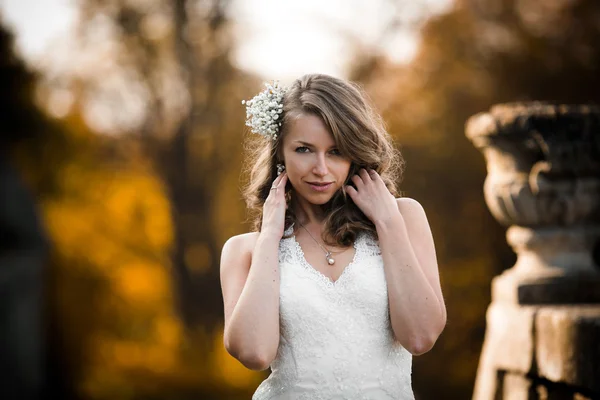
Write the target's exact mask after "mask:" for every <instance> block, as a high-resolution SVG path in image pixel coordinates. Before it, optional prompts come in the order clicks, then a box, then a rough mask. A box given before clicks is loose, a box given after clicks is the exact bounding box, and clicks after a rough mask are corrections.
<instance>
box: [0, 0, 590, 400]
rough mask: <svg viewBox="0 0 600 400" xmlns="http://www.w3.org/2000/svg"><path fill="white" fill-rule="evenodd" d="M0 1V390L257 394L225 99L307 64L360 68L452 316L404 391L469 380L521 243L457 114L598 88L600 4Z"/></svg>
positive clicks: (453, 387)
mask: <svg viewBox="0 0 600 400" xmlns="http://www.w3.org/2000/svg"><path fill="white" fill-rule="evenodd" d="M0 16H1V20H0V22H1V26H0V85H1V86H0V87H1V91H0V149H1V150H0V185H1V186H2V187H0V193H1V194H2V196H1V201H2V203H1V204H2V207H1V209H0V295H1V296H2V300H1V303H0V304H1V307H2V308H1V309H2V312H3V315H2V316H1V317H0V318H1V319H0V329H1V330H2V332H1V333H0V338H2V341H1V342H0V345H1V346H2V349H1V353H2V355H3V356H2V360H3V361H2V365H1V367H2V371H1V372H2V380H3V384H2V385H1V386H2V388H0V392H1V393H2V394H3V395H2V396H0V397H2V398H3V399H4V398H6V399H9V398H25V393H26V391H23V389H22V388H23V387H28V388H30V389H31V393H32V396H33V395H35V391H36V390H41V391H43V393H44V394H45V395H52V396H57V398H60V399H66V400H71V399H73V400H74V399H77V400H79V399H81V400H103V399H107V400H108V399H111V400H121V399H123V400H129V399H153V400H154V399H156V400H159V399H160V400H162V399H169V400H177V399H232V400H234V399H235V400H237V399H249V398H250V397H251V394H252V393H253V391H254V390H255V388H256V387H257V386H258V384H259V383H260V382H261V381H262V380H263V379H265V378H266V376H267V375H268V371H264V372H253V371H249V370H247V369H245V368H244V367H243V366H242V365H241V364H240V363H239V362H237V361H236V360H235V359H233V358H232V357H230V356H229V355H228V354H227V353H226V351H225V349H224V347H223V344H222V330H223V322H222V319H223V317H222V313H223V304H222V298H221V293H220V282H219V258H220V251H221V247H222V245H223V243H224V242H225V241H226V240H227V238H229V237H230V236H232V235H236V234H240V233H243V232H247V231H249V230H250V225H249V223H248V221H247V217H248V216H247V214H246V209H245V206H244V203H243V201H242V199H241V195H240V190H239V189H240V185H241V183H242V182H243V180H244V179H245V176H243V175H241V174H240V171H241V168H242V164H243V152H242V150H243V147H242V146H243V140H244V139H245V138H246V137H247V136H248V133H247V131H246V129H245V126H244V119H245V109H244V107H243V106H242V105H241V103H240V102H241V100H242V99H249V98H251V97H252V96H254V94H256V92H257V91H259V90H260V89H261V88H262V82H264V81H267V80H274V79H276V80H280V81H281V82H282V83H284V84H289V83H291V82H292V80H293V79H294V78H296V77H298V76H300V75H302V74H304V73H312V72H322V73H328V74H332V75H335V76H339V77H343V78H347V79H352V80H355V81H358V82H360V83H361V84H362V85H364V87H365V88H366V89H367V91H368V93H369V95H370V96H371V97H372V99H373V101H374V102H375V103H376V105H377V107H378V108H379V110H380V111H381V112H382V113H383V115H384V118H385V120H386V122H387V124H388V127H389V131H390V132H391V134H392V135H393V136H394V138H395V140H396V144H397V146H398V147H399V148H400V150H401V151H402V153H403V155H404V157H405V159H406V163H407V164H406V173H405V178H404V180H403V181H402V182H401V184H400V189H401V190H403V191H404V194H405V195H406V196H408V197H412V198H415V199H417V200H418V201H419V202H421V204H422V205H423V206H424V208H425V210H426V212H427V215H428V218H429V222H430V224H431V228H432V231H433V234H434V238H435V241H436V247H437V255H438V261H439V267H440V274H441V280H442V286H443V291H444V295H445V298H446V302H447V308H448V324H447V327H446V330H445V331H444V333H443V334H442V336H441V337H440V339H439V341H438V342H437V344H436V346H435V348H434V349H433V350H432V351H430V352H429V353H427V354H425V355H422V356H419V357H415V359H414V369H413V384H414V389H415V393H416V395H417V398H418V399H468V398H470V396H471V394H472V390H473V384H474V380H475V374H476V368H477V363H478V360H479V354H480V351H481V346H482V343H483V335H484V331H485V310H486V307H487V306H488V304H489V302H490V281H491V279H492V277H493V276H495V275H497V274H499V273H500V272H501V271H502V270H504V269H505V268H508V267H510V266H512V264H513V262H514V260H515V257H514V254H513V252H512V251H511V249H510V248H509V247H508V245H507V244H506V242H505V238H504V234H505V230H504V228H502V227H501V226H500V225H499V224H498V223H497V222H496V221H495V220H494V219H493V218H492V216H491V215H490V214H489V212H488V210H487V207H486V205H485V203H484V200H483V193H482V192H483V181H484V179H485V175H486V171H485V163H484V160H483V157H482V156H481V153H479V152H478V151H477V150H476V149H475V148H474V147H473V146H472V144H471V143H470V142H469V141H468V140H467V139H466V138H465V136H464V123H465V121H466V119H467V118H468V117H469V116H471V115H472V114H474V113H476V112H480V111H485V110H487V109H489V107H490V106H491V105H493V104H496V103H502V102H508V101H518V100H548V101H555V102H564V103H589V102H594V103H597V102H598V100H599V99H600V71H599V57H600V2H598V1H595V0H552V1H541V0H540V1H534V0H454V1H451V0H414V1H411V2H408V1H398V0H397V1H394V0H345V1H342V0H325V1H323V0H321V1H317V0H305V1H303V2H283V1H275V0H245V1H242V0H171V1H167V0H79V1H74V0H71V1H69V0H2V1H0ZM15 337H16V338H17V339H18V340H16V341H15V339H14V338H15ZM11 357H12V358H11ZM23 377H25V378H23ZM36 388H37V389H36ZM11 391H18V393H20V394H21V395H20V396H17V397H10V395H11ZM13 394H14V393H13Z"/></svg>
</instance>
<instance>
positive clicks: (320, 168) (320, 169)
mask: <svg viewBox="0 0 600 400" xmlns="http://www.w3.org/2000/svg"><path fill="white" fill-rule="evenodd" d="M327 172H328V170H327V160H326V159H325V155H324V154H321V155H319V154H317V160H316V163H315V166H314V168H313V173H314V174H315V175H320V176H323V175H327Z"/></svg>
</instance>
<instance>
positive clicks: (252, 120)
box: [242, 81, 287, 140]
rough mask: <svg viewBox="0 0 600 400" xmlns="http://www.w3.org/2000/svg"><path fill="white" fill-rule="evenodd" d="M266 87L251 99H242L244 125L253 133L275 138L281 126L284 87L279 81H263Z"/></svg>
mask: <svg viewBox="0 0 600 400" xmlns="http://www.w3.org/2000/svg"><path fill="white" fill-rule="evenodd" d="M265 86H266V89H264V90H263V91H262V92H260V93H258V94H257V95H256V96H254V97H253V98H252V99H251V100H242V104H245V105H246V125H247V126H249V127H250V130H251V131H252V132H253V133H258V134H259V135H263V136H264V137H267V138H271V139H273V140H275V139H277V134H278V133H279V127H280V126H281V122H280V114H281V113H282V112H283V96H284V94H285V92H286V90H287V89H286V88H284V87H281V86H280V85H279V82H277V81H275V82H273V83H272V84H271V83H265Z"/></svg>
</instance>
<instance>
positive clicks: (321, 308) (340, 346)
mask: <svg viewBox="0 0 600 400" xmlns="http://www.w3.org/2000/svg"><path fill="white" fill-rule="evenodd" d="M243 103H244V102H243ZM245 104H246V110H247V122H246V124H247V125H248V126H250V128H251V130H252V132H254V133H258V134H261V135H263V136H264V140H261V141H260V142H258V144H257V145H255V148H254V149H253V153H252V157H251V162H250V163H249V168H250V180H249V183H248V185H247V187H246V188H245V192H244V195H245V199H246V202H247V204H248V207H249V208H250V210H251V211H255V231H254V232H250V233H246V234H242V235H238V236H234V237H232V238H230V239H229V240H228V241H227V242H226V243H225V245H224V246H223V250H222V254H221V272H220V273H221V289H222V293H223V302H224V311H225V331H224V344H225V347H226V349H227V351H228V352H229V353H230V354H231V355H232V356H233V357H235V358H237V359H238V360H239V361H240V362H241V363H242V364H243V365H245V366H246V367H247V368H250V369H253V370H265V369H267V368H269V367H270V368H271V374H270V376H269V377H268V378H267V379H266V380H264V381H263V382H262V383H261V384H260V386H259V387H258V388H257V390H256V392H255V393H254V396H253V400H267V399H270V400H276V399H277V400H279V399H313V400H314V399H394V400H397V399H414V394H413V390H412V384H411V373H412V356H413V355H420V354H423V353H425V352H427V351H429V350H430V349H431V348H432V347H433V345H434V343H435V342H436V340H437V338H438V337H439V335H440V334H441V332H442V331H443V329H444V326H445V323H446V308H445V305H444V299H443V297H442V291H441V288H440V280H439V273H438V267H437V261H436V255H435V247H434V242H433V238H432V234H431V230H430V227H429V224H428V221H427V217H426V215H425V212H424V210H423V208H422V206H421V205H420V204H419V203H418V202H417V201H416V200H413V199H410V198H405V197H399V198H396V197H395V195H396V194H397V191H396V188H395V184H396V183H397V182H398V181H399V180H400V174H401V170H402V159H401V156H400V154H399V153H398V152H397V150H395V149H394V147H393V145H392V142H391V138H390V136H389V134H388V133H387V132H386V130H385V128H384V125H383V123H382V121H381V118H380V116H379V115H378V114H377V113H375V112H374V110H373V108H372V107H371V105H370V104H369V102H368V101H367V97H366V95H365V94H364V92H363V91H362V90H361V89H360V88H359V87H358V86H357V85H355V84H353V83H351V82H347V81H344V80H342V79H338V78H334V77H331V76H327V75H321V74H312V75H305V76H303V77H301V78H299V79H298V80H296V81H295V82H294V83H293V84H292V85H291V87H289V88H283V87H281V86H279V85H278V84H277V83H273V84H267V87H266V89H265V90H264V91H262V92H261V93H259V94H258V95H257V96H255V97H254V98H253V99H252V100H250V101H248V102H245Z"/></svg>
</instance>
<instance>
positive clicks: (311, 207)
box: [292, 198, 325, 226]
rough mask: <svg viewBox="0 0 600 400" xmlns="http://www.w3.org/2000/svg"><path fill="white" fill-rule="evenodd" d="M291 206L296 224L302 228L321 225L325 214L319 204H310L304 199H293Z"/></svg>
mask: <svg viewBox="0 0 600 400" xmlns="http://www.w3.org/2000/svg"><path fill="white" fill-rule="evenodd" d="M295 200H296V201H295V202H293V203H294V204H292V206H293V207H294V213H295V214H296V217H297V218H298V222H299V223H301V224H302V225H304V226H308V225H313V224H315V225H319V226H321V225H323V221H324V220H325V214H324V213H323V208H322V207H321V205H319V204H312V203H310V202H308V201H306V200H305V199H298V198H296V199H295Z"/></svg>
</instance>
